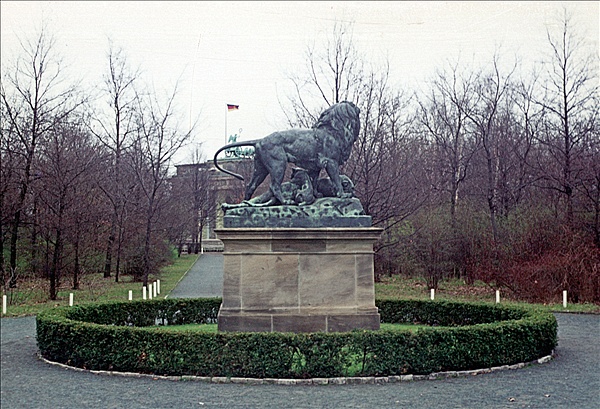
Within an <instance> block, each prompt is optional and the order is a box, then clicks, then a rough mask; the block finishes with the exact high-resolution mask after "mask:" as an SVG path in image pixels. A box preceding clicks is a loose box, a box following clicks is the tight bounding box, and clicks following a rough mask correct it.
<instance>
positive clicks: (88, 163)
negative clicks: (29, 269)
mask: <svg viewBox="0 0 600 409" xmlns="http://www.w3.org/2000/svg"><path fill="white" fill-rule="evenodd" d="M90 139H91V138H90V137H89V135H88V134H87V133H86V132H85V131H84V130H83V127H82V126H81V124H79V123H77V122H75V123H68V122H65V121H63V122H61V123H56V124H55V126H54V127H53V129H52V130H51V131H50V132H49V135H48V139H47V141H46V143H44V145H43V146H42V149H41V152H40V154H41V157H40V166H39V169H38V172H39V177H40V182H41V185H42V186H41V188H40V191H39V197H40V200H41V205H42V206H43V209H42V210H43V212H44V214H45V215H44V217H43V218H42V223H43V225H44V227H45V229H46V231H47V237H48V238H49V239H50V243H51V244H52V251H51V257H52V261H51V263H50V266H49V280H50V293H49V296H50V299H51V300H55V299H56V296H57V293H58V287H59V283H60V278H61V276H62V273H63V269H64V267H65V263H64V259H65V251H64V250H65V244H66V243H68V244H71V245H74V246H75V247H76V250H78V248H77V247H78V244H79V242H78V241H75V242H74V243H69V242H68V241H67V240H68V237H69V236H75V238H76V239H77V238H78V237H79V235H78V234H77V232H76V230H77V229H79V228H80V227H81V226H80V225H79V223H77V222H78V220H77V218H75V217H74V214H73V212H74V210H75V208H76V207H77V205H78V203H80V202H82V201H85V195H86V193H87V192H85V191H82V189H81V186H82V184H83V183H84V182H85V181H86V180H88V179H89V174H88V172H89V171H90V169H92V167H93V166H95V165H97V158H98V156H97V150H96V149H95V147H94V146H92V145H91V142H90ZM76 256H78V252H76ZM78 263H79V259H78V258H77V257H76V267H77V268H78V267H79V264H78ZM75 286H76V283H75Z"/></svg>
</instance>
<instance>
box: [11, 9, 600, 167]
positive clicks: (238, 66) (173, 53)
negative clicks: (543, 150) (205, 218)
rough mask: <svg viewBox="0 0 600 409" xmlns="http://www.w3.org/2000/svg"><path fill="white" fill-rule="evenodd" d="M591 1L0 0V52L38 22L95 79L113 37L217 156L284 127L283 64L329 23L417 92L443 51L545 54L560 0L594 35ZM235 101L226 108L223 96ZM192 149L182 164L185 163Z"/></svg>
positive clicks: (300, 54)
mask: <svg viewBox="0 0 600 409" xmlns="http://www.w3.org/2000/svg"><path fill="white" fill-rule="evenodd" d="M599 4H600V2H598V1H587V2H573V1H568V2H559V1H545V2H532V1H524V2H518V1H507V2H493V1H482V2H475V1H471V2H458V1H449V2H430V1H424V2H419V1H416V2H408V1H401V2H394V1H383V2H375V1H368V2H367V1H333V2H317V1H302V2H287V1H264V2H251V1H240V2H231V1H217V2H210V1H199V2H192V1H176V2H166V1H164V2H163V1H151V2H143V1H131V2H117V1H106V2H104V1H81V2H79V1H67V2H59V1H41V2H34V1H5V0H2V1H1V2H0V14H1V30H2V32H1V41H2V43H1V44H2V47H1V53H2V60H3V62H4V61H5V58H10V56H11V55H14V52H15V51H16V50H17V49H18V42H17V37H20V38H34V37H35V34H36V33H37V32H38V28H39V27H40V26H41V25H42V22H45V23H46V24H47V26H48V29H49V31H50V33H51V34H53V35H54V36H55V37H56V38H57V40H58V42H57V51H58V52H59V53H61V54H62V55H63V56H65V58H66V60H67V61H70V62H71V65H72V68H73V69H75V70H76V71H77V72H78V73H80V74H81V75H82V76H85V81H86V82H87V84H90V85H94V84H99V83H100V82H101V81H102V75H103V74H104V73H105V71H106V66H107V58H106V53H107V50H108V38H111V39H112V40H113V42H114V43H115V45H117V46H119V47H122V48H123V49H124V50H125V52H126V54H127V56H128V59H129V61H130V63H131V64H132V65H133V66H137V65H139V66H140V67H141V68H142V70H143V71H144V78H145V79H146V80H148V81H149V82H152V83H153V84H154V87H155V88H156V89H165V90H171V89H172V87H173V86H174V84H175V82H176V81H178V80H179V81H180V84H181V88H180V89H181V95H180V97H181V100H180V102H181V103H182V104H183V105H184V106H185V109H186V111H188V114H191V115H192V116H193V117H197V116H198V117H199V118H200V126H199V128H198V129H197V132H196V133H195V135H194V141H193V142H194V143H196V142H202V143H203V151H204V153H205V154H206V156H207V157H209V158H212V155H213V154H214V152H215V151H216V150H217V149H218V148H219V147H221V146H222V145H224V144H225V141H226V137H225V135H226V126H227V133H228V134H232V133H236V132H237V131H238V129H240V128H242V134H241V139H243V140H250V139H256V138H260V137H263V136H266V135H267V134H269V133H271V132H273V131H276V130H279V129H280V128H281V127H282V126H285V121H284V120H283V114H282V109H281V105H280V100H285V96H286V90H287V89H288V87H289V80H288V77H289V76H288V73H290V72H294V73H297V74H299V68H300V67H302V64H303V61H304V60H305V58H304V56H305V51H306V48H307V46H308V45H309V44H310V43H312V42H316V43H317V44H318V43H319V41H321V42H323V40H324V39H325V38H326V36H327V35H330V34H331V31H332V26H333V24H334V23H335V22H336V21H339V22H350V23H353V24H354V39H355V43H356V46H357V48H358V49H359V50H360V51H361V52H364V53H365V55H366V56H367V57H368V58H369V59H370V60H373V61H383V60H384V59H388V60H389V62H390V71H391V73H390V74H391V76H392V79H393V80H395V81H397V83H398V84H399V86H404V87H408V88H411V90H418V88H419V87H420V86H422V83H423V82H424V81H425V80H426V79H427V78H428V77H429V76H431V74H432V73H433V71H434V70H435V69H436V68H440V67H441V66H442V65H443V63H444V62H445V61H446V60H448V59H456V58H458V56H459V55H460V56H461V59H462V58H465V57H466V58H467V59H475V60H482V61H483V60H486V59H487V60H489V59H490V57H491V56H492V55H493V53H494V51H495V50H496V49H497V48H498V47H501V49H502V50H503V51H504V52H510V53H516V54H519V55H521V56H526V57H530V58H532V59H540V58H541V57H542V53H543V51H544V49H545V48H546V47H547V45H548V43H547V39H546V30H547V28H548V27H549V24H552V23H553V22H555V20H554V19H555V18H556V16H557V14H560V12H561V10H562V8H563V7H566V8H567V10H569V11H570V12H572V13H573V17H574V19H575V21H577V23H578V28H579V29H580V30H581V31H580V34H585V35H586V37H588V38H589V39H590V40H591V41H594V42H595V43H596V48H597V45H598V37H599V29H598V27H599ZM228 103H229V104H236V105H239V110H238V111H233V112H230V113H227V110H226V104H228ZM192 150H193V149H192V148H191V147H190V148H189V149H188V150H186V151H185V152H182V153H181V154H180V155H179V156H178V158H177V162H179V163H183V162H189V160H190V159H191V151H192Z"/></svg>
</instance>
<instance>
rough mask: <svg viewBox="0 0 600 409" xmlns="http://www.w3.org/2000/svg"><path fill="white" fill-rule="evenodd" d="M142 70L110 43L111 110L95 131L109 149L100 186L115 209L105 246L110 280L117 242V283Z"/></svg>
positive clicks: (99, 117) (106, 92) (99, 115)
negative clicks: (126, 161)
mask: <svg viewBox="0 0 600 409" xmlns="http://www.w3.org/2000/svg"><path fill="white" fill-rule="evenodd" d="M138 77H139V70H132V69H130V67H129V65H128V63H127V58H126V56H125V53H124V51H123V50H122V49H120V48H115V47H114V46H113V44H112V43H111V44H110V46H109V51H108V72H107V74H106V75H105V77H104V90H103V91H104V97H105V100H106V102H107V105H108V107H109V111H108V113H106V114H104V112H103V111H104V110H103V109H100V110H99V111H98V113H97V116H96V118H95V119H96V120H95V123H96V124H97V125H98V130H94V127H92V130H93V132H94V134H95V135H96V137H97V138H98V140H99V141H100V142H101V143H102V144H103V145H104V146H105V147H106V148H107V149H108V151H109V152H110V157H109V159H108V163H109V169H110V171H109V173H108V177H107V178H106V179H105V180H104V181H103V182H105V183H103V184H101V187H102V191H103V192H104V193H105V195H106V197H107V199H108V200H109V202H110V204H111V207H112V216H111V222H110V231H109V234H108V238H107V243H106V256H105V264H104V277H110V273H111V269H112V263H113V260H112V257H113V253H114V244H115V241H116V242H117V252H116V258H117V260H116V267H115V280H116V281H119V269H120V260H121V245H122V242H123V230H124V224H125V214H126V212H125V207H126V206H127V200H128V198H129V197H131V195H130V194H131V192H130V191H129V190H130V189H128V185H130V184H131V183H129V184H128V181H127V179H126V178H125V177H124V173H125V167H124V165H123V160H124V159H123V158H124V155H125V152H126V151H127V149H129V148H130V146H131V145H132V144H133V143H134V141H133V138H134V137H135V135H136V133H135V131H136V126H137V124H136V121H135V109H136V104H135V101H136V92H135V89H134V85H135V82H136V80H138Z"/></svg>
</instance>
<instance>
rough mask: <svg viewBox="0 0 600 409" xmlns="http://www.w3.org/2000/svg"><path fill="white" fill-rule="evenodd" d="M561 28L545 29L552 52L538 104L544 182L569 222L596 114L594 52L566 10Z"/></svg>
mask: <svg viewBox="0 0 600 409" xmlns="http://www.w3.org/2000/svg"><path fill="white" fill-rule="evenodd" d="M559 23H560V30H559V31H557V32H556V33H553V32H551V31H550V30H549V31H548V32H547V36H548V43H549V45H550V50H551V56H550V59H549V60H548V61H547V83H546V84H545V86H544V91H545V95H544V98H543V99H541V100H539V104H540V105H541V106H543V108H544V109H545V110H546V111H547V116H546V125H547V129H546V130H545V132H544V133H543V134H542V135H540V137H539V139H538V140H539V142H541V143H542V144H543V145H544V146H545V147H546V149H547V151H548V154H549V159H550V161H551V162H553V163H554V164H555V165H556V168H555V169H556V171H552V169H553V168H554V166H552V164H551V163H548V164H546V166H545V171H544V176H545V178H546V179H547V181H548V183H549V187H550V188H552V189H554V190H556V191H558V192H559V193H560V194H561V196H562V197H563V199H564V213H565V216H566V223H567V225H568V226H569V227H570V228H573V227H574V203H573V196H574V194H575V192H576V187H577V186H578V184H579V183H580V181H579V179H578V178H579V174H580V172H581V171H582V161H581V157H582V155H583V152H584V149H583V148H584V140H585V138H586V136H587V135H588V133H589V132H591V131H592V130H593V128H594V123H595V121H596V118H597V116H598V105H597V104H598V90H599V86H598V55H597V53H596V52H594V51H591V50H590V51H589V52H588V48H587V43H586V42H585V40H584V39H583V38H581V37H579V36H578V35H577V33H576V31H575V28H574V24H573V22H572V20H571V17H570V16H569V15H568V14H567V12H566V10H565V11H564V15H563V17H562V19H561V20H560V22H559Z"/></svg>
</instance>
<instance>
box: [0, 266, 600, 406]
mask: <svg viewBox="0 0 600 409" xmlns="http://www.w3.org/2000/svg"><path fill="white" fill-rule="evenodd" d="M206 256H207V255H204V256H202V257H201V259H200V262H199V264H204V263H205V262H206V263H207V264H206V265H209V263H218V262H219V260H218V258H219V255H215V256H212V255H209V256H208V257H206ZM221 257H222V256H221ZM221 260H222V259H221ZM197 264H198V263H197ZM212 265H213V266H214V265H215V264H212ZM203 271H208V270H204V268H203V266H198V265H196V266H195V268H193V269H192V270H190V272H189V273H188V275H187V276H186V279H188V278H189V279H193V277H196V276H201V275H202V272H203ZM216 274H220V273H218V272H217V273H216ZM207 282H210V280H208V279H207ZM180 286H185V288H190V287H193V284H185V281H184V280H182V281H181V283H180V285H179V286H178V290H182V291H183V289H181V288H179V287H180ZM211 291H212V290H211ZM174 294H176V293H175V292H172V293H171V295H170V296H173V295H174ZM181 294H184V293H181ZM210 295H211V296H212V295H214V293H211V294H210ZM556 316H557V319H558V322H559V345H558V348H557V350H556V357H555V359H554V360H552V361H551V362H549V363H546V364H543V365H532V366H529V367H526V368H523V369H518V370H512V371H500V372H495V373H491V374H484V375H477V376H469V377H462V378H453V379H445V380H436V381H417V382H404V383H394V384H384V385H326V386H314V385H313V386H298V385H296V386H278V385H254V386H253V385H237V384H211V383H205V382H193V381H169V380H161V379H159V380H153V379H151V378H136V377H121V376H108V375H95V374H91V373H88V372H81V371H75V370H72V369H64V368H61V367H58V366H54V365H48V364H46V363H44V362H43V361H41V360H39V359H38V358H37V355H36V353H37V347H36V343H35V318H34V317H25V318H3V319H2V320H1V360H2V365H1V389H0V390H1V394H0V398H1V400H0V407H1V408H2V409H13V408H15V409H16V408H27V409H34V408H53V409H58V408H69V409H73V408H81V409H84V408H90V409H106V408H127V409H137V408H182V409H183V408H205V407H206V408H248V409H250V408H572V409H579V408H590V409H597V408H600V342H599V340H600V316H598V315H575V314H556Z"/></svg>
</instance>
